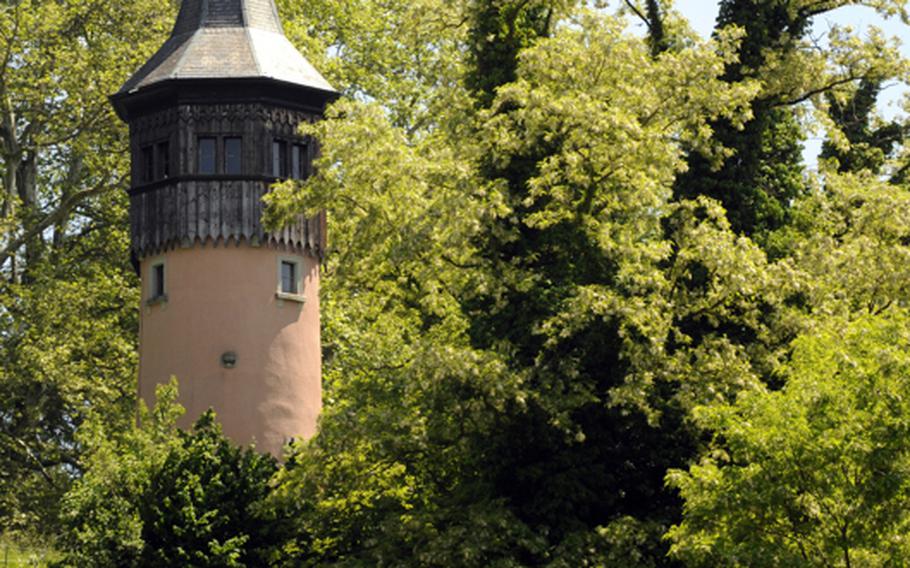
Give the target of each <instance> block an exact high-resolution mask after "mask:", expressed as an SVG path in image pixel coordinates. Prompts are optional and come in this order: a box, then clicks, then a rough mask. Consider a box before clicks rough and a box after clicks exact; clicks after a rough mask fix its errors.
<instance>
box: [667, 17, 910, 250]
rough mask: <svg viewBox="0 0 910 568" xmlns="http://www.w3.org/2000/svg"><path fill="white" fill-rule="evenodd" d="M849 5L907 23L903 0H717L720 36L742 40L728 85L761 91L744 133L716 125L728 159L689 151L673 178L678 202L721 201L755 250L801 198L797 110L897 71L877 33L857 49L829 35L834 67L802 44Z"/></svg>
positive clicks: (849, 40)
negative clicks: (683, 168) (815, 24)
mask: <svg viewBox="0 0 910 568" xmlns="http://www.w3.org/2000/svg"><path fill="white" fill-rule="evenodd" d="M848 4H866V5H869V6H872V7H874V8H876V9H877V10H879V11H880V12H881V13H882V14H884V15H888V16H894V15H900V16H901V17H902V18H904V19H905V20H906V17H907V14H906V9H905V5H904V2H900V1H895V2H889V1H876V2H850V1H846V0H842V1H835V2H810V1H807V0H787V1H778V0H724V1H723V2H721V5H720V13H719V15H718V22H717V29H718V30H720V29H723V28H724V27H727V26H738V27H740V28H741V29H742V30H743V31H744V34H745V35H744V37H743V40H742V42H741V44H740V46H739V49H738V50H737V51H738V57H737V58H736V59H735V60H733V61H731V62H730V63H729V64H728V65H727V68H726V70H725V75H724V78H725V80H727V81H730V82H740V81H754V80H759V81H761V82H762V83H763V86H762V91H761V93H760V94H759V96H758V97H756V98H755V100H754V101H753V103H752V108H751V111H752V117H751V120H749V121H747V122H746V123H745V125H744V126H740V125H735V124H730V123H729V122H728V121H725V120H718V121H715V122H714V123H712V125H711V128H712V130H713V131H714V139H715V140H716V141H717V142H718V143H720V144H722V145H723V146H724V147H725V148H727V149H728V150H729V152H730V155H729V156H728V157H726V159H723V160H721V161H720V162H718V160H717V159H716V157H714V156H704V155H703V154H700V153H699V152H692V153H690V156H689V167H688V171H687V172H686V173H685V174H684V175H681V176H679V178H678V179H677V181H676V185H675V193H676V195H677V196H679V197H691V196H695V195H706V196H710V197H712V198H714V199H717V200H718V201H720V202H721V203H722V204H723V205H724V208H725V209H726V210H727V215H728V218H729V219H730V222H731V224H732V226H733V229H734V230H735V231H736V232H738V233H742V234H745V235H750V236H752V237H753V238H755V239H756V240H757V241H758V242H761V243H764V241H765V239H766V238H767V236H768V233H769V232H771V231H774V230H775V229H778V228H780V227H783V226H784V225H785V224H786V223H787V222H788V220H789V213H788V210H789V205H790V203H791V202H792V201H793V200H794V199H796V198H797V197H799V196H800V195H802V194H804V193H805V192H806V191H807V187H806V185H805V183H804V182H803V168H802V164H801V152H802V144H801V143H802V137H803V134H802V132H801V129H800V125H799V120H800V117H801V115H805V109H804V108H803V107H801V106H800V105H803V103H806V102H809V101H813V102H814V103H815V104H816V106H818V107H819V108H821V107H823V106H824V103H823V101H822V100H820V99H821V97H822V95H824V94H825V93H829V94H830V93H833V92H836V91H838V90H839V89H840V90H842V89H843V88H845V87H849V86H853V85H855V84H857V83H859V82H860V81H862V80H864V79H865V80H867V81H868V80H876V79H880V78H882V77H897V76H900V74H901V73H902V71H901V63H900V56H899V55H898V54H897V53H896V52H895V51H894V49H893V46H889V45H888V43H887V42H886V41H884V39H883V38H882V37H881V36H880V35H878V34H875V33H873V34H871V36H870V37H869V39H868V40H867V41H866V42H861V40H856V39H855V38H853V37H852V35H851V34H850V33H849V32H848V31H847V30H843V29H840V28H837V27H835V28H833V29H832V31H831V33H830V34H829V38H828V42H829V44H830V46H829V49H828V53H830V54H831V57H830V59H831V60H830V61H826V60H825V57H826V56H824V55H819V52H818V51H817V50H815V49H814V48H813V46H812V45H811V44H810V42H808V41H807V40H806V34H807V33H808V31H809V26H810V24H811V22H812V19H813V18H815V17H817V16H819V15H821V14H824V13H826V12H829V11H831V10H834V9H836V8H838V7H841V6H846V5H848ZM858 45H860V46H861V47H858ZM839 96H840V95H839Z"/></svg>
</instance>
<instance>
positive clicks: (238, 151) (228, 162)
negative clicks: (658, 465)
mask: <svg viewBox="0 0 910 568" xmlns="http://www.w3.org/2000/svg"><path fill="white" fill-rule="evenodd" d="M242 154H243V143H242V142H241V139H240V138H239V137H233V136H232V137H230V138H225V139H224V173H226V174H234V175H236V174H239V173H240V171H241V169H242V166H241V164H242V161H243V159H242V158H243V156H242Z"/></svg>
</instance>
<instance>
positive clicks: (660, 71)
mask: <svg viewBox="0 0 910 568" xmlns="http://www.w3.org/2000/svg"><path fill="white" fill-rule="evenodd" d="M278 5H279V10H280V12H281V14H282V16H283V18H284V20H285V27H286V31H287V34H288V36H289V37H290V38H291V39H292V41H294V42H295V43H296V44H297V46H298V47H299V48H300V49H301V50H302V51H303V52H304V54H305V55H306V56H307V58H308V59H309V60H310V61H311V62H313V64H314V65H315V66H316V67H317V68H318V69H320V70H321V71H322V72H323V73H324V74H325V75H326V76H327V78H328V79H329V80H330V81H331V82H332V83H333V84H334V85H336V86H337V87H338V88H339V89H340V90H341V91H342V92H343V93H344V95H345V96H343V97H342V98H341V100H339V101H338V102H336V103H334V104H332V105H331V106H330V107H329V108H328V109H327V110H326V117H325V120H323V121H321V122H318V123H315V124H307V125H304V127H303V129H304V134H306V135H310V136H313V137H314V138H315V139H317V140H318V141H319V145H320V157H319V158H318V160H317V162H316V164H315V169H314V173H313V175H312V176H310V177H309V178H308V179H307V180H305V181H303V182H288V183H284V184H281V185H279V186H277V187H276V188H275V190H274V192H273V193H272V194H270V196H269V197H268V198H267V201H268V203H267V205H268V213H267V221H268V222H269V223H270V224H272V225H273V226H275V225H279V224H280V223H281V222H282V221H283V220H284V219H287V218H288V217H289V216H293V215H297V214H299V213H308V214H311V213H314V212H317V211H320V210H325V211H327V213H328V216H329V226H330V249H331V250H330V252H329V254H328V256H327V259H326V261H325V263H324V266H323V272H322V297H321V305H322V322H323V323H322V324H323V350H324V369H323V373H324V386H325V393H324V412H323V415H322V417H321V420H320V428H319V433H318V434H317V435H316V436H315V437H314V438H313V439H311V440H308V441H302V442H298V443H296V444H294V445H293V446H291V447H289V448H288V454H287V456H286V459H285V461H284V462H283V463H281V464H276V463H274V462H272V461H271V460H270V459H267V458H263V457H260V456H258V455H257V454H255V453H253V452H252V451H249V450H247V449H238V448H234V447H232V446H231V445H230V444H229V443H228V442H227V441H226V440H225V439H224V438H223V437H222V436H221V434H220V432H219V430H218V427H217V417H214V416H212V415H206V416H205V417H204V418H203V419H202V421H201V422H199V423H198V424H197V426H196V428H195V429H194V430H192V431H190V432H178V431H177V430H176V429H175V428H174V427H173V423H174V422H173V421H174V416H175V414H176V413H177V412H178V411H177V409H175V408H174V406H173V404H172V402H169V401H172V399H173V397H174V394H173V391H172V390H165V391H163V393H162V394H163V397H164V400H163V402H162V403H161V404H160V405H159V406H158V407H156V410H154V411H153V412H152V413H151V414H145V415H144V418H143V419H142V420H141V421H140V425H138V426H137V425H133V424H132V414H131V411H132V409H134V408H135V406H134V405H135V404H136V401H135V400H134V398H133V397H134V394H133V389H132V388H131V386H130V385H132V381H133V380H134V376H135V375H134V372H135V371H134V367H135V356H134V354H133V351H134V348H135V346H134V336H135V328H136V314H135V308H134V307H133V303H134V302H135V301H136V296H137V293H136V290H135V287H136V282H135V277H134V276H133V275H132V274H131V272H130V269H129V266H128V253H127V247H126V242H125V235H124V224H125V204H124V201H125V199H124V195H123V191H122V190H123V186H124V184H123V179H124V176H125V172H126V168H125V165H126V161H125V160H126V143H125V133H124V131H123V129H122V127H120V126H119V125H117V124H116V122H115V121H114V119H113V117H112V116H111V113H110V110H109V109H108V107H107V106H106V101H104V95H105V94H107V93H110V92H113V91H114V89H115V87H116V86H117V85H118V82H119V81H120V80H122V78H123V77H124V76H125V74H126V73H128V71H129V70H131V69H132V68H135V67H136V66H137V65H138V63H139V62H141V61H142V60H143V57H144V56H147V55H148V51H149V49H150V48H153V47H154V46H155V45H156V44H157V42H160V40H161V37H162V34H163V32H164V31H166V24H167V22H169V21H170V18H171V17H172V14H173V11H172V8H173V7H172V6H170V5H164V4H161V3H159V4H155V3H151V4H149V3H143V2H137V3H130V4H129V5H126V4H124V5H123V6H121V5H119V4H117V3H106V4H104V6H103V9H102V10H100V11H92V10H87V9H83V8H82V6H83V5H82V4H78V3H77V4H72V5H69V4H67V3H66V2H64V3H62V4H61V3H59V2H31V3H27V2H21V3H18V4H16V5H10V6H8V7H7V8H4V10H5V11H4V12H3V13H2V14H3V15H2V17H3V18H6V19H5V20H3V23H2V26H5V27H4V28H3V29H4V30H6V31H5V32H4V33H5V35H4V36H3V38H4V41H9V42H10V43H8V46H10V47H9V48H8V50H7V51H8V53H11V54H13V55H12V56H11V57H13V59H12V60H11V61H13V63H8V65H7V67H6V73H7V74H8V76H9V77H15V80H13V79H9V80H8V81H4V80H3V79H2V78H0V94H2V93H7V95H5V96H6V97H7V100H8V101H10V102H9V103H7V111H6V116H7V117H10V116H15V117H17V118H16V120H18V121H19V122H18V123H17V124H18V125H19V126H17V127H16V128H13V129H12V130H9V131H3V130H2V129H0V137H3V136H6V138H4V140H6V144H7V146H5V147H6V148H7V150H4V151H6V152H7V154H4V156H3V162H2V168H3V171H4V173H5V177H4V178H3V179H4V180H6V185H5V186H4V188H5V193H4V194H3V196H4V197H3V201H2V202H0V203H3V204H5V209H4V214H3V218H2V225H0V255H5V256H0V275H2V283H0V298H2V302H0V352H2V353H3V357H2V358H0V373H2V375H0V388H2V389H4V391H3V392H4V396H3V397H0V443H2V444H3V445H2V446H0V447H2V448H3V450H2V453H0V459H3V460H4V462H3V464H0V466H2V467H0V479H2V480H3V482H4V483H3V485H0V523H2V524H0V526H2V527H4V528H6V529H10V528H22V529H23V530H24V529H25V528H27V527H32V530H35V528H36V527H39V526H41V524H42V523H44V527H43V530H45V531H46V532H48V533H51V534H56V535H57V542H58V543H59V546H60V548H61V549H62V550H63V552H64V560H63V561H62V565H80V566H92V565H96V566H107V565H123V566H146V565H162V564H170V563H176V564H186V565H200V566H202V565H212V566H215V565H217V566H241V565H249V566H262V565H276V566H288V565H292V566H317V565H318V566H331V565H339V566H367V565H369V566H375V565H378V566H384V565H394V566H439V565H445V566H485V565H491V566H554V567H562V566H565V567H569V566H573V567H574V566H603V565H623V566H679V565H693V566H698V565H731V566H735V565H768V566H771V565H806V566H812V565H815V564H821V565H888V564H890V565H899V564H900V563H901V562H903V559H904V556H905V555H906V550H905V548H906V547H905V546H904V544H905V543H904V542H903V540H904V539H903V533H904V532H906V530H905V529H906V527H905V524H906V519H905V518H904V517H905V516H906V515H904V514H903V513H902V511H903V510H904V509H906V504H907V499H906V493H905V486H906V482H905V480H904V477H905V475H904V470H905V469H906V463H905V462H906V456H905V455H904V454H905V453H906V452H905V449H904V446H905V445H906V444H905V443H904V441H903V440H904V438H906V436H905V435H904V432H903V430H902V428H904V426H903V423H904V421H905V419H904V415H905V414H907V410H908V409H905V408H904V406H905V405H904V403H903V402H902V401H903V400H904V399H905V398H906V397H907V394H908V393H907V392H906V389H907V385H906V384H905V382H906V381H905V380H904V375H905V374H906V372H905V371H906V369H905V367H906V363H907V362H906V360H905V359H906V356H905V355H904V351H906V350H907V348H908V345H906V332H905V331H904V330H905V329H906V328H907V324H908V316H907V315H906V313H905V310H906V309H907V308H908V304H910V295H908V292H910V284H908V283H910V274H908V270H910V269H908V268H907V267H908V266H910V262H908V261H910V248H908V247H910V218H908V215H910V193H907V187H906V174H905V171H906V163H907V161H906V155H907V150H906V143H905V139H904V138H905V132H907V128H906V125H905V122H904V119H903V118H902V117H897V118H893V119H889V120H884V119H882V118H881V117H880V116H879V115H878V111H877V109H876V105H875V101H876V99H877V97H878V95H879V93H880V92H881V89H882V87H883V85H885V84H886V83H887V82H889V81H903V80H904V79H905V76H906V72H907V65H906V62H905V61H904V60H903V59H902V58H901V57H900V55H899V51H898V47H897V45H896V43H895V41H893V40H892V39H891V38H887V37H885V36H884V34H882V33H881V32H878V31H874V30H872V31H866V30H851V29H848V28H845V27H838V26H833V27H832V28H831V30H830V33H829V35H828V37H827V39H826V40H825V42H824V43H823V44H818V43H817V42H816V39H817V38H813V37H811V34H810V30H811V24H812V22H813V21H815V20H814V19H816V18H818V17H820V16H823V15H825V14H829V13H831V12H832V11H833V10H836V9H837V8H839V7H841V6H846V5H864V6H867V7H870V8H872V9H875V10H877V11H878V12H879V13H880V14H882V15H884V16H888V17H895V18H901V19H904V20H906V19H907V13H906V5H905V2H903V1H900V0H890V1H888V0H877V1H871V0H869V1H865V2H848V1H846V0H843V1H831V2H816V1H812V2H810V1H807V0H723V1H722V2H721V5H720V16H719V18H718V22H717V27H716V29H715V31H714V33H713V35H712V37H710V38H700V37H698V36H697V34H695V33H694V32H693V31H692V30H691V29H690V27H689V26H688V24H687V21H686V14H684V13H680V12H679V11H678V10H677V9H676V8H675V7H674V6H673V4H672V2H670V1H667V0H664V1H658V0H653V1H652V0H647V1H644V0H642V1H638V0H628V1H624V2H622V3H614V4H612V5H608V3H582V2H573V1H570V0H531V1H528V0H465V1H457V2H446V1H442V0H418V1H403V0H393V1H385V0H384V1H376V0H341V1H338V0H313V1H311V2H306V3H302V2H292V1H290V0H286V1H279V2H278ZM86 10H87V11H86ZM17 14H18V15H17ZM16 18H20V19H23V18H24V19H23V20H22V21H23V22H25V19H28V22H25V23H23V24H22V27H17V26H18V25H19V24H18V23H17V21H18V20H17V19H16ZM630 18H636V19H639V20H642V21H644V22H645V23H646V33H645V34H644V35H641V34H636V33H635V32H634V31H632V30H631V29H630V26H629V23H630V21H631V20H630ZM26 24H27V25H26ZM54 26H57V27H54ZM51 29H53V30H55V33H41V30H44V32H48V30H51ZM17 34H18V35H17ZM32 34H34V35H32ZM9 38H14V40H10V39H9ZM15 38H19V39H15ZM19 41H22V42H25V43H22V44H21V45H20V43H16V42H19ZM33 59H34V63H33V62H32V60H33ZM106 59H112V60H115V61H116V65H108V66H107V67H104V72H103V73H101V72H100V71H99V70H98V69H99V65H100V64H99V63H98V62H99V61H104V60H106ZM68 61H69V63H67V62H68ZM19 62H21V64H20V63H19ZM93 62H94V63H93ZM55 73H56V74H58V75H60V76H61V79H60V80H59V81H56V80H54V77H55ZM4 89H5V91H4ZM55 89H57V90H55ZM10 105H14V106H13V107H10ZM15 105H18V106H15ZM10 108H13V109H14V110H13V111H10ZM92 109H94V111H93V110H92ZM93 113H94V114H93ZM32 124H34V125H35V126H30V125H32ZM812 129H822V130H823V131H824V132H825V136H826V142H825V144H824V150H823V152H822V155H821V159H820V161H819V166H818V171H817V172H810V171H807V168H806V166H805V164H804V163H802V160H801V153H802V142H803V140H804V139H805V138H806V136H807V135H808V133H809V132H811V131H812ZM4 133H5V134H4ZM10 133H13V134H10ZM29 136H31V138H29ZM9 140H13V142H16V141H19V142H16V143H20V144H21V145H22V146H21V148H24V149H23V150H21V152H20V153H18V154H17V153H16V152H13V151H12V150H10V149H9V148H12V146H10V145H9ZM112 148H117V150H116V151H112V150H111V149H112ZM14 158H16V159H14ZM17 160H19V161H17ZM19 187H27V188H29V189H28V191H25V192H24V193H22V192H19V189H16V188H19ZM29 192H31V193H29ZM29 195H32V197H31V198H29ZM36 196H37V197H36ZM29 199H31V200H29ZM3 251H7V252H3ZM63 329H65V330H66V333H64V332H62V331H61V330H63ZM172 388H174V387H172ZM14 488H15V490H14ZM61 495H65V497H63V498H62V499H61Z"/></svg>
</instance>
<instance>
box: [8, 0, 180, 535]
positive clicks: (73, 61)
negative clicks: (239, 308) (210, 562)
mask: <svg viewBox="0 0 910 568" xmlns="http://www.w3.org/2000/svg"><path fill="white" fill-rule="evenodd" d="M173 13H174V11H173V5H172V3H170V2H166V1H162V0H139V1H116V0H115V1H110V2H101V3H86V2H75V1H56V0H54V1H43V0H23V1H17V2H8V3H5V4H4V5H3V6H2V7H0V53H2V55H0V59H2V60H3V66H2V71H0V531H2V530H9V529H14V530H20V531H26V532H38V533H43V534H44V535H45V537H47V535H51V534H53V533H54V532H55V531H56V530H57V528H58V525H57V523H56V522H55V519H56V517H57V512H58V509H59V502H60V497H61V495H62V494H63V493H64V492H65V491H66V490H67V488H68V487H69V485H70V483H71V480H72V478H73V476H74V475H78V473H79V468H80V452H81V450H82V447H81V446H80V444H79V443H78V442H77V440H76V438H75V432H76V430H77V429H78V428H80V426H81V425H82V423H83V421H84V420H85V418H86V415H87V414H89V413H90V412H92V411H96V412H99V413H102V414H104V415H106V416H107V419H108V420H109V421H110V424H111V426H112V427H114V428H124V427H126V425H127V424H129V422H130V420H131V419H132V417H133V414H134V409H135V387H134V380H135V379H134V377H135V365H136V357H135V353H134V352H135V338H136V335H137V328H138V321H137V320H138V318H137V315H138V314H137V313H136V311H135V308H134V306H135V305H136V302H137V296H136V292H135V288H136V285H137V279H136V278H135V275H134V274H132V269H131V268H130V267H129V251H128V246H127V244H128V243H127V241H128V236H127V231H126V226H125V222H126V218H127V197H126V194H125V191H123V190H124V189H125V187H126V177H127V175H128V170H129V168H128V155H127V152H126V147H127V145H126V129H125V128H124V126H123V125H121V124H120V123H119V121H118V120H117V119H116V117H115V116H114V114H113V112H112V109H111V107H110V103H109V101H108V100H107V96H108V95H109V94H110V93H113V92H114V91H116V90H117V89H118V88H119V86H120V85H121V84H122V82H123V81H124V80H125V79H126V77H127V75H128V73H130V72H132V71H133V70H134V69H135V68H136V67H137V66H138V65H139V64H140V63H141V62H142V61H143V60H144V58H146V57H148V56H149V55H150V53H151V50H152V49H154V48H155V47H156V45H157V44H158V43H159V42H160V41H161V40H162V36H163V34H164V33H165V32H166V31H167V29H168V28H167V27H168V26H169V24H170V21H169V19H170V17H171V16H172V15H173Z"/></svg>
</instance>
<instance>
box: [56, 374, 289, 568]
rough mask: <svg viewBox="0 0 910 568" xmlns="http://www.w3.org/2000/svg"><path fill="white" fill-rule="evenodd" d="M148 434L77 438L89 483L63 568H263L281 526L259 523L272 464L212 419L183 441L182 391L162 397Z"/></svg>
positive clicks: (172, 388) (95, 430) (93, 430)
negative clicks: (179, 402)
mask: <svg viewBox="0 0 910 568" xmlns="http://www.w3.org/2000/svg"><path fill="white" fill-rule="evenodd" d="M158 399H159V400H158V403H157V405H156V406H155V409H154V410H153V411H152V412H151V413H149V412H145V411H144V412H143V414H142V416H141V417H140V422H141V424H140V425H139V426H136V427H133V428H131V429H128V430H126V431H123V432H117V431H114V432H111V431H110V430H108V429H106V428H104V427H102V426H101V425H100V420H98V419H97V418H96V420H97V421H96V422H92V423H91V424H89V425H87V426H86V427H85V428H84V429H83V431H82V432H81V433H80V435H81V436H82V437H83V442H84V443H85V445H86V446H87V447H88V448H89V449H88V452H87V455H86V458H85V459H86V463H85V469H86V473H85V475H84V477H82V478H81V479H80V480H79V481H78V482H77V483H76V485H75V486H74V487H73V489H72V490H71V491H70V492H69V493H68V494H67V496H66V499H65V503H64V511H63V520H64V526H65V529H66V530H65V532H64V536H63V538H62V542H61V544H62V545H63V546H64V548H65V550H66V552H67V554H66V557H65V559H64V560H63V561H62V562H61V566H172V565H173V566H219V567H221V566H264V565H266V564H267V563H268V559H269V557H270V555H271V549H272V546H274V545H275V543H276V541H277V534H278V533H277V531H278V529H279V528H280V526H281V523H279V522H278V521H277V520H271V522H270V521H269V520H267V519H265V518H262V517H260V516H259V514H258V512H257V504H258V503H259V502H260V501H262V500H263V499H264V497H265V496H266V494H267V493H268V492H269V485H268V482H269V479H270V478H271V477H272V475H274V473H275V471H276V462H275V460H274V458H272V457H271V456H266V455H262V454H259V453H257V452H256V451H254V450H253V449H251V448H238V447H236V446H234V445H232V444H231V442H229V441H228V440H227V439H226V438H225V437H224V436H223V435H222V433H221V428H220V426H219V425H218V423H217V420H216V418H215V415H214V413H213V412H211V411H209V412H207V413H206V414H204V415H203V416H202V417H200V419H199V420H198V421H197V422H196V424H195V426H194V428H193V430H192V432H183V431H178V430H177V428H176V426H175V425H176V420H177V418H178V417H179V416H180V415H181V414H182V413H183V409H182V408H181V407H180V406H179V405H177V404H176V402H175V401H176V382H172V383H171V384H170V385H168V386H162V387H159V390H158Z"/></svg>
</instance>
